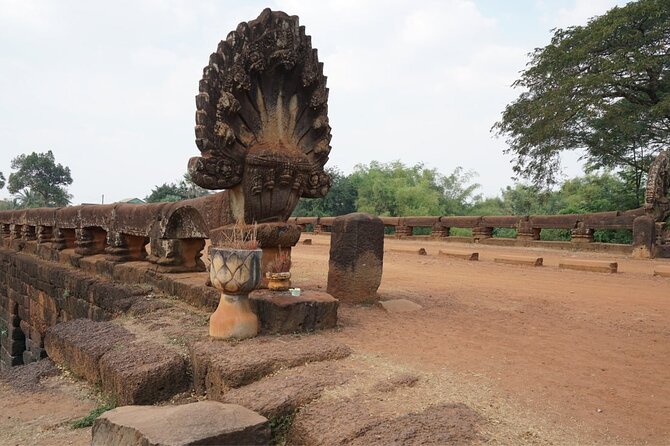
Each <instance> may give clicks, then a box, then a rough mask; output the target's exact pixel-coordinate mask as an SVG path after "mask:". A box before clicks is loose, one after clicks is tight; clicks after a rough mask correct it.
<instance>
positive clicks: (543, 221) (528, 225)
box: [289, 208, 668, 257]
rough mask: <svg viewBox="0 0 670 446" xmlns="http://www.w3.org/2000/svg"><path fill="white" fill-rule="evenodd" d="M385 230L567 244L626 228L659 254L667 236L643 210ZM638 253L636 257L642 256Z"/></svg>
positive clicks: (426, 220) (439, 222)
mask: <svg viewBox="0 0 670 446" xmlns="http://www.w3.org/2000/svg"><path fill="white" fill-rule="evenodd" d="M334 218H335V217H293V218H291V219H290V220H289V222H290V223H294V224H297V225H299V226H301V227H302V228H303V229H306V228H307V227H308V225H309V226H311V227H312V228H313V231H314V232H316V233H318V232H328V231H329V230H330V226H332V224H333V220H334ZM380 218H381V220H382V221H383V222H384V225H385V226H386V227H387V228H393V229H394V230H395V237H397V238H407V237H411V236H413V234H414V228H428V229H430V230H431V236H432V237H433V238H437V239H444V240H448V239H449V238H452V239H459V240H463V237H454V236H452V234H451V232H452V231H451V230H452V228H466V229H471V230H472V237H471V238H470V241H473V242H481V241H484V240H486V239H491V238H493V230H494V229H495V228H510V229H515V230H516V237H515V238H516V239H517V240H523V241H539V240H540V233H541V231H542V230H543V229H564V230H569V231H570V234H571V240H570V243H575V244H577V243H579V244H581V243H592V242H594V237H593V234H594V231H595V230H599V229H627V230H631V231H632V232H633V244H632V247H631V248H633V249H635V248H636V247H639V246H641V245H643V246H645V247H646V249H647V250H649V251H651V252H650V255H649V256H651V257H653V256H655V254H658V255H663V252H665V251H666V247H667V242H668V240H667V237H666V236H665V235H664V230H665V223H664V222H656V221H654V219H653V218H651V217H650V216H648V215H647V214H646V212H645V209H644V208H638V209H633V210H629V211H625V212H621V211H612V212H597V213H591V214H565V215H525V216H425V217H424V216H412V217H380ZM646 256H647V255H645V254H640V257H646Z"/></svg>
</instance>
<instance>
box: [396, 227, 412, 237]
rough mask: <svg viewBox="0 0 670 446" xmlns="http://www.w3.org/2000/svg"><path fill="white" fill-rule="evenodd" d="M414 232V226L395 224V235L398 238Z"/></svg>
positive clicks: (408, 235)
mask: <svg viewBox="0 0 670 446" xmlns="http://www.w3.org/2000/svg"><path fill="white" fill-rule="evenodd" d="M413 234H414V228H413V227H411V226H404V225H403V226H396V228H395V236H396V237H398V238H403V237H411V236H412V235H413Z"/></svg>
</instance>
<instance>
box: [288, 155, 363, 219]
mask: <svg viewBox="0 0 670 446" xmlns="http://www.w3.org/2000/svg"><path fill="white" fill-rule="evenodd" d="M326 172H327V173H328V174H329V175H330V180H331V188H330V191H329V192H328V194H327V195H326V196H325V197H323V198H301V199H300V201H298V205H297V206H296V208H295V210H294V211H293V215H295V216H310V217H325V216H329V217H332V216H337V215H345V214H350V213H352V212H356V198H357V191H356V187H355V186H354V184H353V182H352V181H351V178H350V177H349V176H347V175H344V173H342V171H341V170H339V169H338V168H336V167H332V168H330V167H329V168H326Z"/></svg>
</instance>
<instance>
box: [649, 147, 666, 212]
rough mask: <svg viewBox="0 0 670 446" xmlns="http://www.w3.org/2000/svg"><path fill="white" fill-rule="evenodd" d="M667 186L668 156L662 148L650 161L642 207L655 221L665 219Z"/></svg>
mask: <svg viewBox="0 0 670 446" xmlns="http://www.w3.org/2000/svg"><path fill="white" fill-rule="evenodd" d="M669 186H670V156H669V155H668V152H667V151H665V150H664V151H662V152H661V153H659V155H658V156H657V157H656V159H655V160H654V162H653V163H651V167H650V168H649V175H648V176H647V189H646V191H645V194H644V209H645V211H646V212H647V214H650V215H651V216H652V217H654V219H655V220H656V221H663V220H665V218H666V217H667V215H668V212H669V211H670V201H669V200H668V187H669Z"/></svg>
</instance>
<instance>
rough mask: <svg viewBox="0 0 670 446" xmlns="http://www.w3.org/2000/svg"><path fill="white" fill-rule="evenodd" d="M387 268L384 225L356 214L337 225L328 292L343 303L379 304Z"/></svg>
mask: <svg viewBox="0 0 670 446" xmlns="http://www.w3.org/2000/svg"><path fill="white" fill-rule="evenodd" d="M383 264H384V223H383V222H382V220H381V219H379V218H378V217H374V216H371V215H368V214H363V213H353V214H348V215H343V216H341V217H337V218H336V219H335V220H334V221H333V230H332V234H331V241H330V261H329V268H328V288H327V291H328V293H330V294H331V295H333V296H334V297H335V298H337V299H339V300H340V301H341V302H349V303H361V302H370V301H375V300H377V289H378V288H379V285H380V284H381V279H382V268H383Z"/></svg>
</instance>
